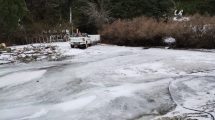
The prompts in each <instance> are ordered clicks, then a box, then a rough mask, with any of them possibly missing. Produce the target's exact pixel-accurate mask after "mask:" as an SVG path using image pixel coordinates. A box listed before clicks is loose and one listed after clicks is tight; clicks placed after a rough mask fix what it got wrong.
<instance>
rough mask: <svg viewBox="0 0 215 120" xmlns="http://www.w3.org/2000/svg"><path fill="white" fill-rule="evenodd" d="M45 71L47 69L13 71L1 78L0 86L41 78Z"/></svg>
mask: <svg viewBox="0 0 215 120" xmlns="http://www.w3.org/2000/svg"><path fill="white" fill-rule="evenodd" d="M45 73H46V70H39V71H29V72H16V73H12V74H9V75H6V76H4V77H1V78H0V88H1V87H5V86H16V85H19V84H24V83H27V82H29V81H32V80H35V79H39V78H41V77H42V76H43V75H44V74H45Z"/></svg>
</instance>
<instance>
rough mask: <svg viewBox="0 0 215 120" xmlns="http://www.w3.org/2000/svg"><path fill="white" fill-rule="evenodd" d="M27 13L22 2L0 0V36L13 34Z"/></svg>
mask: <svg viewBox="0 0 215 120" xmlns="http://www.w3.org/2000/svg"><path fill="white" fill-rule="evenodd" d="M26 12H27V8H26V4H25V1H24V0H0V26H1V28H0V32H1V33H0V34H1V35H2V34H3V36H9V34H11V33H13V32H14V31H15V30H16V28H17V27H18V25H19V22H21V20H22V18H23V17H24V16H25V14H26Z"/></svg>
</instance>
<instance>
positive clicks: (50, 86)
mask: <svg viewBox="0 0 215 120" xmlns="http://www.w3.org/2000/svg"><path fill="white" fill-rule="evenodd" d="M53 44H54V45H57V46H59V48H60V50H61V52H62V54H64V55H66V56H71V57H68V58H67V59H64V60H63V61H49V62H48V61H38V62H32V63H28V64H24V63H16V64H4V65H0V120H29V119H30V120H128V119H131V120H150V119H160V118H165V117H174V116H181V117H189V118H197V119H199V120H212V117H213V116H215V114H214V113H215V111H214V110H215V75H214V73H215V62H214V61H215V53H213V52H198V51H185V50H167V49H156V48H152V49H142V48H140V47H136V48H135V47H119V46H112V45H97V46H92V47H90V48H88V49H86V50H80V49H71V48H70V46H69V44H68V43H53ZM18 47H22V46H18ZM195 110H196V111H195Z"/></svg>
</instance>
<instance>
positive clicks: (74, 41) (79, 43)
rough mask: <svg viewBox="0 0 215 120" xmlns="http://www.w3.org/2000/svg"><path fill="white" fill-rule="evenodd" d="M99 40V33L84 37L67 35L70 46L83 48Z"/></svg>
mask: <svg viewBox="0 0 215 120" xmlns="http://www.w3.org/2000/svg"><path fill="white" fill-rule="evenodd" d="M99 41H100V35H87V36H85V37H83V36H80V37H69V42H70V46H71V48H76V47H77V48H83V49H86V48H87V47H89V46H91V45H94V44H97V43H98V42H99Z"/></svg>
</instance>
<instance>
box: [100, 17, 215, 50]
mask: <svg viewBox="0 0 215 120" xmlns="http://www.w3.org/2000/svg"><path fill="white" fill-rule="evenodd" d="M101 35H102V39H103V42H105V43H111V44H117V45H129V46H163V45H165V44H164V43H163V38H165V37H168V36H171V37H173V38H175V39H176V47H183V48H215V39H214V38H215V17H203V16H200V15H195V16H193V17H191V20H190V21H189V22H175V21H169V22H168V23H165V22H157V21H156V20H154V19H152V18H146V17H139V18H135V19H133V20H117V21H115V22H113V23H112V24H110V25H105V26H104V29H103V31H102V32H101Z"/></svg>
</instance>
